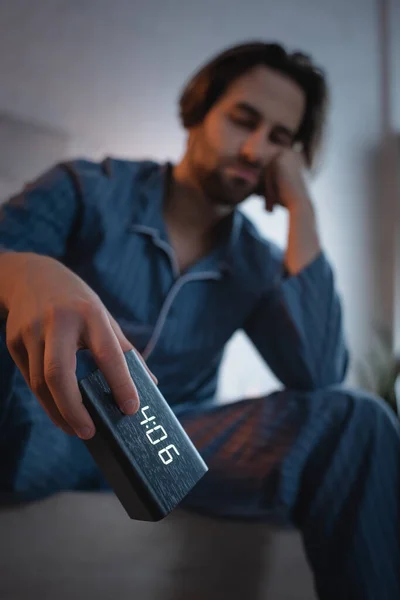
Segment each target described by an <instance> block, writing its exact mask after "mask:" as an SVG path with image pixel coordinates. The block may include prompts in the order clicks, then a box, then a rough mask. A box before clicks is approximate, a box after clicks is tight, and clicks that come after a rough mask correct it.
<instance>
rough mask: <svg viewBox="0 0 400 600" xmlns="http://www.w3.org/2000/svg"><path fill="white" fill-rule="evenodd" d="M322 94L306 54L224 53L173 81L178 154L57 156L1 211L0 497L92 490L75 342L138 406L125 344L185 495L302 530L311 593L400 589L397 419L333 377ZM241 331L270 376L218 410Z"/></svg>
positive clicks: (396, 594)
mask: <svg viewBox="0 0 400 600" xmlns="http://www.w3.org/2000/svg"><path fill="white" fill-rule="evenodd" d="M326 104H327V89H326V83H325V79H324V76H323V73H322V72H321V71H320V70H319V69H317V68H316V67H315V66H314V65H313V64H312V62H311V60H310V59H309V58H307V57H306V56H304V55H303V54H300V53H294V54H288V53H287V52H286V51H285V50H284V49H283V48H282V47H281V46H279V45H276V44H264V43H249V44H244V45H241V46H238V47H234V48H230V49H228V50H226V51H225V52H223V53H222V54H220V55H218V56H217V57H215V58H214V59H213V60H212V61H211V62H209V63H208V64H207V65H205V66H204V67H203V68H202V69H201V70H200V71H199V72H198V73H197V74H196V75H195V76H194V77H193V78H192V79H191V81H190V82H189V83H188V85H187V86H186V88H185V90H184V91H183V94H182V96H181V100H180V114H181V120H182V124H183V126H184V128H185V129H186V131H187V134H188V136H187V147H186V151H185V153H184V156H183V157H182V159H181V161H180V162H179V163H178V164H176V165H173V164H167V165H159V164H157V163H156V162H151V161H146V162H143V161H138V162H136V161H127V160H116V159H107V160H105V161H103V162H102V163H100V164H99V163H95V162H91V161H84V160H75V161H71V162H69V163H65V164H58V165H56V166H55V167H54V168H52V169H51V170H50V171H49V172H47V173H46V174H45V175H44V176H42V177H40V178H39V179H38V180H37V181H36V182H34V183H33V184H31V185H29V186H28V187H27V188H26V189H25V190H24V191H23V192H22V193H21V194H20V195H18V196H17V197H15V198H12V199H11V200H10V201H9V202H8V203H6V204H5V205H4V206H3V207H2V210H1V215H0V244H1V246H2V249H3V252H2V254H1V255H0V306H1V309H2V313H3V317H4V318H3V336H2V338H1V339H2V358H1V374H2V386H1V397H0V427H1V429H0V436H1V437H0V446H1V448H0V449H1V452H0V489H1V490H2V491H3V492H4V493H6V492H7V493H9V494H12V495H13V496H14V497H15V498H25V499H32V500H33V499H35V498H38V497H41V496H44V495H48V494H51V493H54V492H56V491H59V490H65V489H84V488H86V489H88V488H89V489H100V488H104V487H106V484H105V482H104V481H103V479H102V476H101V473H100V472H99V470H98V469H97V467H96V465H95V464H94V462H93V460H92V459H91V457H90V455H89V454H88V452H87V450H86V447H85V445H84V444H83V442H82V439H80V438H83V439H88V438H90V437H91V436H93V434H94V425H93V422H92V421H91V418H90V416H89V414H88V413H87V411H86V409H85V408H84V406H83V404H82V401H81V397H80V394H79V390H78V386H77V381H76V376H75V368H76V352H77V350H78V349H79V348H89V349H90V350H91V352H92V353H93V355H94V357H95V359H96V362H97V364H98V366H99V368H100V369H101V370H102V372H103V373H104V375H105V377H106V379H107V381H108V383H109V385H110V388H111V390H112V391H113V394H114V397H115V400H116V402H117V403H118V404H119V406H120V407H121V409H122V410H123V411H125V412H126V413H127V414H133V413H134V412H135V411H136V410H137V409H138V402H139V399H138V396H137V391H136V388H135V385H134V382H133V381H132V380H131V378H130V375H129V372H128V369H127V365H126V362H125V359H124V355H123V352H125V351H127V350H129V349H131V348H133V347H134V348H135V349H137V350H138V351H139V352H140V353H141V354H142V355H143V357H144V359H145V360H146V362H147V364H148V368H149V369H150V370H151V371H152V372H153V373H154V374H155V375H156V377H157V378H158V380H159V387H160V390H161V392H162V393H163V394H164V396H165V397H166V399H167V400H168V402H169V403H170V405H171V406H172V408H173V410H174V411H175V413H176V414H177V416H178V417H179V419H180V420H181V422H182V424H183V425H184V427H185V428H186V430H187V432H188V433H189V435H190V437H191V438H192V440H193V442H194V443H195V445H196V446H197V448H198V449H199V450H200V452H201V453H202V455H203V457H204V459H205V461H206V462H207V464H208V466H209V468H210V471H209V473H208V474H207V475H206V476H205V477H204V479H203V480H202V481H201V482H200V484H199V485H198V486H196V487H195V489H194V490H193V492H192V493H191V494H190V495H189V496H188V498H187V500H186V502H185V505H186V506H187V507H188V508H192V509H195V510H198V511H202V512H207V513H208V514H213V515H220V516H225V517H232V518H249V519H254V518H258V519H260V520H271V519H274V520H278V521H279V522H286V523H291V524H292V525H294V526H295V527H297V528H299V529H300V530H301V532H302V534H303V539H304V543H305V549H306V552H307V556H308V559H309V561H310V564H311V567H312V568H313V571H314V575H315V582H316V589H317V591H318V594H319V596H320V598H323V599H332V600H333V599H334V600H338V599H340V600H344V599H347V598H348V599H350V598H351V599H352V600H355V599H360V600H367V599H371V600H372V599H373V600H377V599H378V598H379V600H384V599H388V600H389V599H391V600H395V599H398V598H400V515H399V512H400V428H399V424H398V422H397V421H396V419H395V417H394V415H393V414H392V413H391V412H390V410H389V409H388V408H386V407H385V405H384V403H383V402H382V401H380V400H379V399H377V398H372V397H369V396H366V395H365V394H364V393H361V392H356V391H349V390H346V389H343V388H340V387H338V386H337V384H340V383H341V382H342V381H343V379H344V376H345V372H346V367H347V363H348V353H347V350H346V346H345V342H344V337H343V328H342V315H341V306H340V301H339V298H338V296H337V293H336V290H335V284H334V276H333V272H332V269H331V266H330V264H329V261H328V258H327V256H326V254H325V252H324V250H323V248H322V244H321V240H320V238H319V235H318V231H317V226H316V218H315V212H314V207H313V202H312V200H311V198H310V194H309V190H308V189H307V185H306V183H305V179H304V174H303V170H304V169H307V168H311V167H312V166H313V164H314V162H315V158H316V152H317V149H318V146H319V143H320V141H321V137H322V132H323V126H324V121H325V113H326ZM252 194H258V195H260V196H261V197H262V198H263V199H264V203H265V208H266V210H267V211H272V210H273V209H274V207H275V206H276V205H281V206H283V207H284V208H285V209H286V210H287V212H288V218H289V235H288V240H287V246H286V248H285V250H284V251H283V252H281V251H280V250H279V249H278V248H277V247H275V246H274V245H273V244H272V243H271V242H269V241H268V240H265V239H263V238H262V237H261V236H260V235H259V233H258V232H257V230H256V229H255V228H254V227H253V225H251V224H250V222H249V221H248V220H247V219H246V218H245V217H244V216H243V214H242V213H241V212H239V211H238V210H237V207H238V206H239V205H240V204H241V203H242V202H243V201H244V200H245V199H246V198H248V197H249V196H250V195H252ZM239 329H243V330H244V331H245V332H246V333H247V335H248V336H249V338H250V339H251V340H252V342H253V343H254V345H255V346H256V348H257V349H258V350H259V352H260V354H261V355H262V356H263V358H264V359H265V361H266V363H267V364H268V365H269V367H270V368H271V369H272V370H273V372H274V373H275V374H276V375H277V377H278V378H279V379H280V380H281V382H282V383H283V385H284V388H285V389H284V391H279V392H276V393H273V394H271V395H268V396H266V397H261V398H254V399H250V400H249V399H247V400H243V401H240V402H237V403H235V404H231V405H223V406H221V405H218V404H217V403H216V402H214V398H215V390H216V381H217V375H218V368H219V365H220V361H221V357H222V353H223V350H224V347H225V345H226V343H227V342H228V340H229V339H230V338H231V336H232V334H233V333H234V332H235V331H237V330H239ZM75 434H76V435H75Z"/></svg>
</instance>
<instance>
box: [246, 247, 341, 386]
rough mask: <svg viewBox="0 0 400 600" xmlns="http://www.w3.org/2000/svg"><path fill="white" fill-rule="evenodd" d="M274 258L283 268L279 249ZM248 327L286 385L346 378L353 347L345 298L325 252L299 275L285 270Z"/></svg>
mask: <svg viewBox="0 0 400 600" xmlns="http://www.w3.org/2000/svg"><path fill="white" fill-rule="evenodd" d="M276 253H278V251H277V250H276ZM274 262H276V267H275V269H274V270H276V269H278V270H281V271H283V256H280V257H279V255H278V254H276V256H275V261H274ZM244 331H245V332H246V333H247V335H248V336H249V338H250V339H251V340H252V342H253V343H254V345H255V346H256V348H257V349H258V351H259V352H260V354H261V355H262V357H263V358H264V360H265V361H266V363H267V364H268V365H269V367H270V368H271V370H272V371H273V372H274V373H275V375H276V376H277V377H278V378H279V379H280V380H281V381H282V383H283V384H284V385H285V386H286V387H289V388H292V389H301V390H314V389H317V388H323V387H326V386H328V385H332V384H336V383H341V382H342V381H343V379H344V377H345V374H346V370H347V365H348V351H347V348H346V344H345V340H344V333H343V321H342V309H341V303H340V300H339V297H338V294H337V292H336V289H335V282H334V275H333V271H332V268H331V266H330V264H329V262H328V260H327V258H326V256H325V254H324V253H323V252H321V253H319V254H318V256H317V257H316V258H315V259H314V260H313V261H312V262H311V263H310V264H308V265H307V266H306V267H304V268H303V269H302V270H301V271H300V272H299V273H298V274H297V275H289V276H284V274H283V273H282V276H281V277H279V278H278V280H277V281H276V283H275V284H274V286H273V288H272V289H270V290H269V291H268V292H266V293H265V295H264V296H263V297H262V298H261V299H260V301H259V303H258V305H257V306H256V308H255V309H254V311H253V312H252V314H251V315H250V317H249V318H248V320H247V321H246V323H245V324H244Z"/></svg>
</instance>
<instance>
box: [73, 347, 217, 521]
mask: <svg viewBox="0 0 400 600" xmlns="http://www.w3.org/2000/svg"><path fill="white" fill-rule="evenodd" d="M125 357H126V361H127V364H128V368H129V371H130V373H131V376H132V379H133V380H134V382H135V385H136V388H137V390H138V394H139V399H140V408H139V411H138V412H137V413H136V414H135V415H125V414H124V413H122V411H121V410H120V409H119V407H118V406H117V404H116V403H115V402H114V400H113V398H112V394H111V391H110V388H109V386H108V384H107V382H106V380H105V378H104V376H103V375H102V373H101V372H100V370H99V369H98V367H97V365H96V363H95V362H94V359H93V357H92V355H91V353H90V352H89V351H88V350H79V351H78V352H77V372H76V374H77V379H78V383H79V388H80V391H81V394H82V400H83V403H84V405H85V406H86V408H87V410H88V412H89V414H90V416H91V417H92V419H93V421H94V423H95V425H96V434H95V435H94V437H93V438H91V439H90V440H85V444H86V446H87V448H88V450H89V451H90V453H91V454H92V456H93V458H94V459H95V461H96V462H97V464H98V465H99V467H100V469H101V470H102V472H103V473H104V476H105V478H106V479H107V481H108V482H109V484H110V485H111V487H112V488H113V489H114V492H115V494H116V496H117V497H118V498H119V500H120V502H121V503H122V505H123V506H124V508H125V510H126V512H127V513H128V515H129V516H130V517H131V518H132V519H137V520H144V521H158V520H160V519H162V518H163V517H165V516H166V515H167V514H169V513H170V512H171V511H172V510H173V509H174V508H175V507H176V506H177V505H178V504H179V503H180V502H181V501H182V500H183V498H184V497H185V496H186V495H187V494H188V493H189V492H190V490H191V489H192V488H193V487H194V486H195V485H196V483H197V482H198V481H199V480H200V479H201V477H203V475H204V474H205V473H206V472H207V470H208V469H207V465H206V464H205V462H204V461H203V459H202V458H201V456H200V454H199V453H198V451H197V450H196V448H195V447H194V445H193V443H192V442H191V440H190V439H189V437H188V435H187V434H186V432H185V430H184V429H183V427H182V426H181V424H180V423H179V421H178V419H177V418H176V416H175V415H174V413H173V411H172V410H171V408H170V407H169V405H168V403H167V402H166V400H165V398H164V397H163V396H162V394H161V392H160V391H159V389H158V387H157V386H156V385H155V383H154V382H153V381H152V379H151V377H150V376H149V374H148V373H147V371H146V369H145V368H144V366H143V364H142V362H141V360H140V359H139V358H138V356H137V355H136V352H135V351H134V350H130V351H129V352H126V353H125Z"/></svg>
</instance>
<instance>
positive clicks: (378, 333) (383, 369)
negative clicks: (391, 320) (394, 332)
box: [357, 328, 400, 416]
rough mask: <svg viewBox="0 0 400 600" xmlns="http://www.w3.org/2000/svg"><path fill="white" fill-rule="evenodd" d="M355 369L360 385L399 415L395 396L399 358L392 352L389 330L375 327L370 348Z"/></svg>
mask: <svg viewBox="0 0 400 600" xmlns="http://www.w3.org/2000/svg"><path fill="white" fill-rule="evenodd" d="M357 371H358V379H359V384H360V385H361V387H362V388H364V389H365V390H367V391H369V392H373V393H374V394H377V395H378V396H380V397H381V398H383V400H385V402H387V403H388V404H389V405H390V406H391V407H392V408H393V410H394V411H395V412H396V413H397V414H398V415H399V416H400V410H399V404H400V398H398V397H396V380H397V383H398V377H399V375H400V359H399V357H398V356H396V354H395V353H394V352H393V348H392V336H391V334H390V332H388V331H386V330H385V329H383V328H375V335H374V341H373V345H372V348H371V349H370V350H369V352H368V353H367V354H366V356H365V359H363V360H362V361H360V363H359V365H358V369H357ZM397 387H398V386H397Z"/></svg>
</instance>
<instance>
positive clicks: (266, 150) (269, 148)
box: [241, 130, 279, 167]
mask: <svg viewBox="0 0 400 600" xmlns="http://www.w3.org/2000/svg"><path fill="white" fill-rule="evenodd" d="M278 152H279V148H277V147H276V146H275V145H274V144H272V143H271V142H270V141H269V139H268V134H267V133H266V132H265V131H263V130H259V131H255V132H253V133H252V134H251V135H249V136H248V138H247V139H246V141H245V143H244V144H243V146H242V152H241V154H242V156H243V157H244V158H246V160H247V161H248V162H250V163H254V164H257V165H260V166H262V167H264V166H266V165H268V164H269V163H270V162H271V161H272V160H273V159H274V158H275V156H276V155H277V154H278Z"/></svg>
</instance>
